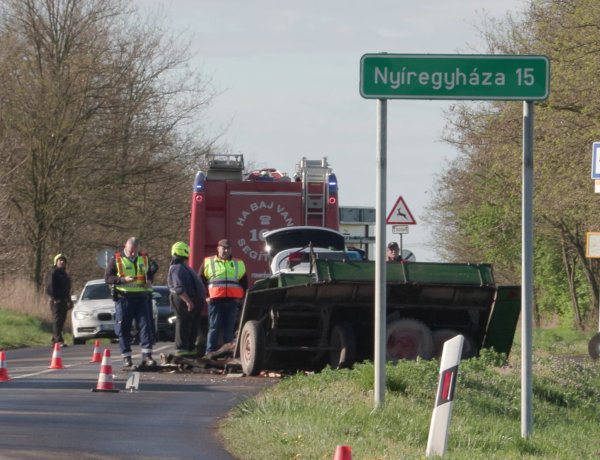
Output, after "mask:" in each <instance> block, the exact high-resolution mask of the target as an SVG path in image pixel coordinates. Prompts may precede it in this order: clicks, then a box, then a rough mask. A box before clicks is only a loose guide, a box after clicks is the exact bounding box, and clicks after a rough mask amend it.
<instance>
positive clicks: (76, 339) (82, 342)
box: [73, 337, 86, 345]
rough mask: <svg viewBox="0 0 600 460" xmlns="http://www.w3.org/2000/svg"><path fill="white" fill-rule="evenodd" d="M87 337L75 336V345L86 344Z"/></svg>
mask: <svg viewBox="0 0 600 460" xmlns="http://www.w3.org/2000/svg"><path fill="white" fill-rule="evenodd" d="M85 341H86V340H85V339H80V338H78V337H73V345H85Z"/></svg>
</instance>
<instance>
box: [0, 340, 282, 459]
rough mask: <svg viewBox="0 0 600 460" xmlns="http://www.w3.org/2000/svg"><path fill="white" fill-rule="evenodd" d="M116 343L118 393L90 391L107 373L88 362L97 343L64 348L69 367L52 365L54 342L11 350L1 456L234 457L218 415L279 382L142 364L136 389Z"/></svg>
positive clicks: (1, 415)
mask: <svg viewBox="0 0 600 460" xmlns="http://www.w3.org/2000/svg"><path fill="white" fill-rule="evenodd" d="M109 348H110V350H111V354H112V369H113V376H114V377H113V382H114V386H115V388H117V389H119V390H120V391H119V392H118V393H97V392H92V391H91V390H92V389H93V388H96V386H97V384H98V377H99V373H100V364H97V363H96V364H91V363H89V360H90V358H91V355H92V351H93V344H91V343H88V344H87V345H82V346H70V347H67V348H63V349H62V353H61V360H62V364H63V365H64V366H65V369H54V370H50V369H48V366H49V365H50V362H51V358H52V349H51V347H47V348H46V347H43V348H28V349H19V350H9V351H7V352H6V368H7V370H8V375H9V377H10V380H9V381H6V382H0V458H2V459H48V460H50V459H109V458H110V459H153V458H157V459H158V458H160V459H183V458H186V459H211V460H231V459H233V458H234V457H232V456H231V455H229V454H228V453H227V452H226V451H225V450H224V449H223V447H222V446H221V445H220V443H219V440H218V437H217V430H216V426H217V424H218V421H219V418H220V417H222V416H223V415H225V414H226V413H227V412H228V411H229V409H230V408H231V407H233V406H234V405H236V404H237V403H239V402H240V401H242V400H244V399H246V398H248V397H250V396H252V395H254V394H256V393H257V392H258V391H260V390H261V389H263V388H265V387H267V386H269V385H272V384H273V382H274V380H272V379H264V378H248V377H233V376H229V377H228V376H222V375H211V374H198V373H194V374H190V373H167V372H140V381H139V387H138V390H137V391H133V392H132V391H129V390H125V383H126V381H127V378H128V376H129V371H123V370H122V369H121V359H120V356H119V350H118V345H116V344H115V345H110V346H109ZM135 351H136V349H135V348H134V352H135ZM138 351H139V349H138ZM160 351H163V352H165V353H166V352H170V351H173V344H172V343H160V344H158V345H157V346H156V347H155V356H156V357H158V353H159V352H160ZM136 361H140V357H139V355H138V356H134V363H135V362H136Z"/></svg>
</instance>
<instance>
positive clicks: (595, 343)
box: [588, 332, 600, 359]
mask: <svg viewBox="0 0 600 460" xmlns="http://www.w3.org/2000/svg"><path fill="white" fill-rule="evenodd" d="M588 352H589V353H590V356H591V357H592V359H598V357H599V356H600V332H598V333H597V334H596V335H595V336H594V337H592V338H591V340H590V341H589V343H588Z"/></svg>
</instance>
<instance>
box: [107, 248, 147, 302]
mask: <svg viewBox="0 0 600 460" xmlns="http://www.w3.org/2000/svg"><path fill="white" fill-rule="evenodd" d="M115 264H116V266H117V276H118V277H119V278H123V277H125V276H133V277H134V280H133V281H132V282H131V283H125V284H116V285H115V288H116V289H117V290H118V291H121V292H148V291H152V288H147V287H146V281H147V273H148V256H147V255H146V254H144V253H139V254H138V256H137V258H136V259H135V262H132V261H131V259H130V258H129V257H123V256H122V255H121V253H120V252H115Z"/></svg>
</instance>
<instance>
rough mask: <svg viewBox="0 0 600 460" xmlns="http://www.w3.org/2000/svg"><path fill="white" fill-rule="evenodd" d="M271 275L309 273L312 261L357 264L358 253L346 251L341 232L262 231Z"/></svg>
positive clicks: (303, 228)
mask: <svg viewBox="0 0 600 460" xmlns="http://www.w3.org/2000/svg"><path fill="white" fill-rule="evenodd" d="M263 237H264V239H265V242H266V249H267V252H268V253H269V257H270V258H271V264H270V268H271V273H272V274H274V275H275V274H277V273H298V274H300V273H310V270H311V258H314V259H324V260H348V261H360V260H362V256H361V255H360V253H359V252H358V251H347V250H345V243H346V242H345V238H344V235H342V234H341V233H340V232H338V231H335V230H331V229H329V228H323V227H310V226H298V227H285V228H278V229H276V230H271V231H269V232H265V233H264V234H263Z"/></svg>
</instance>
